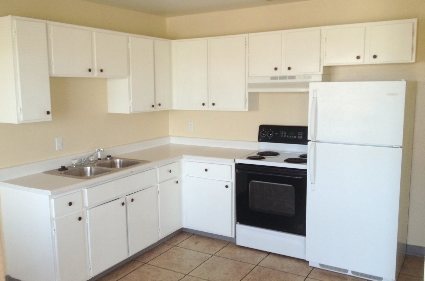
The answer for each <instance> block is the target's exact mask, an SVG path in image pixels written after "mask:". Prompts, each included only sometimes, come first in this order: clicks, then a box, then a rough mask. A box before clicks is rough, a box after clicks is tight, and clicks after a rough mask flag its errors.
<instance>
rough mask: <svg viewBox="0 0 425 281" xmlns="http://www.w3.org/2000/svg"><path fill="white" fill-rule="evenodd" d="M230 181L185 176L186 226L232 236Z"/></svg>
mask: <svg viewBox="0 0 425 281" xmlns="http://www.w3.org/2000/svg"><path fill="white" fill-rule="evenodd" d="M232 213H233V212H232V183H231V182H226V181H217V180H211V179H202V178H194V177H186V182H185V217H186V226H185V227H187V228H190V229H194V230H199V231H205V232H209V233H214V234H218V235H224V236H232V222H233V220H232Z"/></svg>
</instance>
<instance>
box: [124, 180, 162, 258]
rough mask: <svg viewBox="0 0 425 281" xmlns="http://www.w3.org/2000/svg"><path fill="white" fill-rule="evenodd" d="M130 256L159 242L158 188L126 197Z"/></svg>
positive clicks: (151, 188) (147, 189) (152, 187)
mask: <svg viewBox="0 0 425 281" xmlns="http://www.w3.org/2000/svg"><path fill="white" fill-rule="evenodd" d="M126 202H127V227H128V247H129V255H130V256H132V255H134V254H135V253H137V252H139V251H141V250H143V249H144V248H146V247H148V246H150V245H152V244H154V243H155V242H157V241H158V225H159V218H158V186H157V185H154V186H151V187H148V188H146V189H143V190H141V191H139V192H135V193H133V194H129V195H127V196H126Z"/></svg>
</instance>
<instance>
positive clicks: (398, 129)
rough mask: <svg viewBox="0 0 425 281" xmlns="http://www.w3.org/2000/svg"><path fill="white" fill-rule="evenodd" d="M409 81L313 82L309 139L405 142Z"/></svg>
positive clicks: (397, 143)
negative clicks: (407, 84)
mask: <svg viewBox="0 0 425 281" xmlns="http://www.w3.org/2000/svg"><path fill="white" fill-rule="evenodd" d="M405 90H406V82H405V81H389V82H324V83H310V95H309V99H310V101H309V139H310V140H313V141H318V142H330V143H346V144H364V145H376V146H401V145H402V141H403V124H404V103H405Z"/></svg>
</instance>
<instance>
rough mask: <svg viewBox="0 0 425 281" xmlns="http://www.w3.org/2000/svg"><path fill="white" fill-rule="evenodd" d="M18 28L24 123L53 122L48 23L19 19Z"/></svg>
mask: <svg viewBox="0 0 425 281" xmlns="http://www.w3.org/2000/svg"><path fill="white" fill-rule="evenodd" d="M14 28H15V30H16V32H15V36H14V38H15V40H14V43H15V44H14V45H15V46H14V48H15V52H16V53H15V55H16V57H15V60H16V61H15V63H16V67H17V70H18V71H17V73H18V77H17V80H18V85H19V86H18V87H17V89H18V91H19V95H18V104H19V107H20V110H18V112H20V122H31V121H49V120H52V117H51V115H50V111H51V104H50V82H49V59H48V54H47V31H46V24H45V23H42V22H33V21H25V20H15V21H14Z"/></svg>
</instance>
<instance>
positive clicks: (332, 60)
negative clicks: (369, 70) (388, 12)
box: [323, 19, 417, 65]
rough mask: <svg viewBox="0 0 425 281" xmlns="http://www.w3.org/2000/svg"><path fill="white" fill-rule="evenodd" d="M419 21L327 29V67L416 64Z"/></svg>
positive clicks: (353, 25) (325, 35)
mask: <svg viewBox="0 0 425 281" xmlns="http://www.w3.org/2000/svg"><path fill="white" fill-rule="evenodd" d="M416 26H417V20H416V19H408V20H396V21H385V22H372V23H359V24H347V25H339V26H327V27H324V28H323V32H324V49H325V57H324V65H353V64H383V63H407V62H415V56H416V29H417V28H416Z"/></svg>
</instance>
